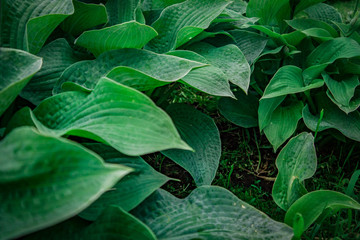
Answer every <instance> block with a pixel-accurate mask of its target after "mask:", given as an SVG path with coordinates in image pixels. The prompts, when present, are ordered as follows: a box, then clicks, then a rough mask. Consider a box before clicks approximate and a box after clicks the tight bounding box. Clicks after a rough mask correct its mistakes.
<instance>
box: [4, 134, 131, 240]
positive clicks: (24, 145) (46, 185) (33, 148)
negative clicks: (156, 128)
mask: <svg viewBox="0 0 360 240" xmlns="http://www.w3.org/2000/svg"><path fill="white" fill-rule="evenodd" d="M19 139H21V141H19ZM0 149H2V154H1V156H0V163H1V164H0V165H1V167H0V173H1V174H0V176H1V177H0V189H1V190H0V192H1V194H0V200H1V203H2V204H1V206H0V211H1V215H0V226H1V231H0V238H2V239H9V238H15V237H19V236H21V235H24V234H26V233H30V232H33V231H36V230H39V229H42V228H45V227H47V226H51V225H53V224H55V223H58V222H60V221H63V220H65V219H67V218H69V217H72V216H74V215H76V214H77V213H79V212H80V211H81V210H83V209H84V208H86V207H87V206H88V205H89V204H91V203H92V202H93V201H94V200H96V199H97V198H98V197H99V196H100V195H101V194H102V193H103V192H105V191H106V190H108V189H109V188H110V187H112V186H113V185H114V184H115V183H116V182H117V181H118V180H119V179H121V178H122V177H123V176H125V175H126V174H128V173H129V172H130V171H131V169H130V168H127V167H123V166H121V165H113V164H111V165H110V164H104V163H103V161H102V159H101V158H100V157H99V156H98V155H96V154H94V153H92V152H91V151H89V150H87V149H86V148H84V147H82V146H81V145H79V144H76V143H74V142H71V141H69V140H65V139H63V138H56V137H50V136H45V135H41V134H38V133H36V132H35V131H34V130H33V129H31V128H29V127H22V128H17V129H15V130H14V131H12V132H11V133H10V134H9V135H8V136H7V137H6V138H5V139H4V140H3V141H2V142H1V143H0ZM29 159H31V161H29Z"/></svg>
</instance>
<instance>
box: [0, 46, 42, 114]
mask: <svg viewBox="0 0 360 240" xmlns="http://www.w3.org/2000/svg"><path fill="white" fill-rule="evenodd" d="M41 64H42V60H41V58H39V57H37V56H34V55H32V54H30V53H27V52H24V51H21V50H16V49H11V48H0V72H1V81H0V116H1V115H2V114H3V113H4V112H5V110H6V109H7V108H8V107H9V105H10V104H11V103H12V102H13V101H14V100H15V98H16V97H17V95H18V94H19V93H20V92H21V90H22V89H23V88H24V87H25V85H26V84H27V83H28V82H29V80H30V79H31V77H32V76H33V75H34V74H35V73H36V72H37V71H39V70H40V68H41Z"/></svg>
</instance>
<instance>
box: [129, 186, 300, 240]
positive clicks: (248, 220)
mask: <svg viewBox="0 0 360 240" xmlns="http://www.w3.org/2000/svg"><path fill="white" fill-rule="evenodd" d="M132 213H133V214H134V215H135V216H136V217H138V218H139V219H140V220H141V221H142V222H144V223H145V224H146V225H148V226H149V227H150V229H152V230H153V231H154V233H155V235H156V236H157V237H158V239H164V240H165V239H173V240H175V239H177V240H179V239H214V240H215V239H234V240H235V239H236V240H248V239H258V240H265V239H266V240H267V239H277V240H285V239H289V240H290V239H291V238H292V235H293V233H292V229H291V228H289V227H287V226H286V225H284V224H283V223H279V222H276V221H274V220H272V219H270V218H269V217H268V216H266V215H265V214H263V213H262V212H260V211H259V210H257V209H255V208H254V207H252V206H251V205H249V204H247V203H245V202H243V201H242V200H240V199H238V198H237V197H236V196H235V195H233V194H232V193H231V192H229V191H228V190H226V189H224V188H220V187H215V186H202V187H199V188H196V189H195V190H194V191H193V192H192V193H191V194H190V195H189V196H188V197H186V198H185V199H178V198H176V197H174V196H172V195H171V194H170V193H168V192H166V191H164V190H158V191H157V192H155V193H154V194H153V195H151V196H150V197H149V198H148V199H147V200H146V201H145V202H143V203H142V204H141V205H140V206H138V207H137V208H135V209H134V210H133V211H132Z"/></svg>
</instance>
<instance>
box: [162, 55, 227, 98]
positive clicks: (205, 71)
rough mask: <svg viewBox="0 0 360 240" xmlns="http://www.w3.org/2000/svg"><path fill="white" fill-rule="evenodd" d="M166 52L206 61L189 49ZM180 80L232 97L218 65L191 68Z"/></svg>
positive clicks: (212, 92) (204, 89)
mask: <svg viewBox="0 0 360 240" xmlns="http://www.w3.org/2000/svg"><path fill="white" fill-rule="evenodd" d="M167 54H168V55H172V56H177V57H181V58H186V59H188V60H192V61H197V62H202V63H208V61H207V60H206V59H205V58H204V57H202V56H200V55H199V54H197V53H194V52H191V51H186V50H176V51H170V52H168V53H167ZM181 80H182V81H183V82H184V83H186V84H188V85H190V86H191V87H194V88H196V89H198V90H200V91H203V92H205V93H208V94H211V95H214V96H222V97H224V96H228V97H234V94H233V93H232V91H231V89H230V84H229V82H228V79H227V77H226V75H225V74H224V73H223V72H222V71H221V69H219V68H218V67H214V66H211V65H210V66H205V67H201V68H195V69H192V70H191V71H190V72H189V73H188V74H187V75H186V76H184V77H183V78H181Z"/></svg>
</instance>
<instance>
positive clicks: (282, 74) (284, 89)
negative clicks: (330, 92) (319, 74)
mask: <svg viewBox="0 0 360 240" xmlns="http://www.w3.org/2000/svg"><path fill="white" fill-rule="evenodd" d="M323 85H324V81H323V80H321V79H315V80H314V81H312V82H311V84H309V85H305V83H304V80H303V76H302V70H301V68H299V67H296V66H292V65H287V66H284V67H281V68H280V69H279V70H278V71H277V72H276V73H275V75H274V77H273V78H272V79H271V80H270V82H269V84H268V85H267V86H266V88H265V91H264V95H263V96H262V98H263V99H265V98H274V97H279V96H284V95H288V94H294V93H299V92H305V91H307V90H310V89H313V88H319V87H322V86H323Z"/></svg>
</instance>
